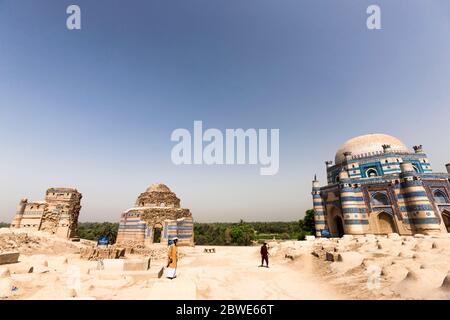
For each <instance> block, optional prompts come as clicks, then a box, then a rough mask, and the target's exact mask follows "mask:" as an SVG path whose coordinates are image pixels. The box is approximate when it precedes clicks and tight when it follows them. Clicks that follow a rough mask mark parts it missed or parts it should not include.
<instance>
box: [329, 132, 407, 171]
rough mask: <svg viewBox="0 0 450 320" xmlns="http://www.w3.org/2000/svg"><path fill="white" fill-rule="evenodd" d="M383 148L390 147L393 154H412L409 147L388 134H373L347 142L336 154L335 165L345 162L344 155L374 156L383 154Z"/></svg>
mask: <svg viewBox="0 0 450 320" xmlns="http://www.w3.org/2000/svg"><path fill="white" fill-rule="evenodd" d="M383 146H389V147H390V150H391V151H392V152H397V153H409V152H411V151H410V150H409V149H408V147H407V146H406V145H405V144H404V143H403V142H402V141H401V140H399V139H398V138H396V137H393V136H390V135H388V134H382V133H372V134H366V135H362V136H358V137H355V138H352V139H350V140H347V141H346V142H345V143H344V144H343V145H342V146H341V147H340V148H339V149H338V151H337V152H336V156H335V164H341V163H343V162H344V160H345V155H344V153H351V155H352V156H353V157H358V156H372V155H376V154H381V153H383V151H384V148H383Z"/></svg>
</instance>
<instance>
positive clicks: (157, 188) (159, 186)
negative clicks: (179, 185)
mask: <svg viewBox="0 0 450 320" xmlns="http://www.w3.org/2000/svg"><path fill="white" fill-rule="evenodd" d="M146 192H171V191H170V189H169V187H168V186H166V185H165V184H163V183H154V184H152V185H151V186H150V187H148V188H147V190H146Z"/></svg>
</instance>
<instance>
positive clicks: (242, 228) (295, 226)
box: [0, 209, 315, 246]
mask: <svg viewBox="0 0 450 320" xmlns="http://www.w3.org/2000/svg"><path fill="white" fill-rule="evenodd" d="M0 227H9V224H8V223H0ZM118 229H119V224H118V223H111V222H79V223H78V234H79V236H80V238H82V239H87V240H93V241H97V240H98V239H99V238H100V237H101V236H107V237H108V238H109V240H110V243H114V242H115V241H116V237H117V231H118ZM314 233H315V231H314V210H312V209H311V210H307V211H306V213H305V217H304V218H303V219H300V220H299V221H292V222H244V221H242V220H241V221H240V222H237V223H195V224H194V240H195V243H196V244H198V245H238V246H246V245H250V244H251V243H252V241H255V240H271V239H274V238H275V239H277V240H289V239H290V240H303V239H304V238H305V236H306V235H310V234H314Z"/></svg>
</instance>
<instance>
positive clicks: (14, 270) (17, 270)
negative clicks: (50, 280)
mask: <svg viewBox="0 0 450 320" xmlns="http://www.w3.org/2000/svg"><path fill="white" fill-rule="evenodd" d="M8 268H9V271H10V272H11V274H23V273H32V272H33V270H34V267H33V266H32V265H30V264H28V263H24V262H19V263H15V264H12V265H9V266H8Z"/></svg>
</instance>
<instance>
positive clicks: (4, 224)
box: [0, 222, 9, 228]
mask: <svg viewBox="0 0 450 320" xmlns="http://www.w3.org/2000/svg"><path fill="white" fill-rule="evenodd" d="M0 228H9V223H5V222H0Z"/></svg>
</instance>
